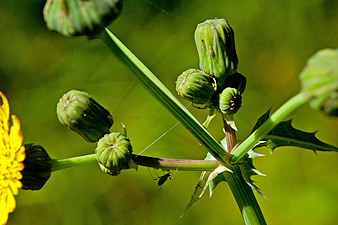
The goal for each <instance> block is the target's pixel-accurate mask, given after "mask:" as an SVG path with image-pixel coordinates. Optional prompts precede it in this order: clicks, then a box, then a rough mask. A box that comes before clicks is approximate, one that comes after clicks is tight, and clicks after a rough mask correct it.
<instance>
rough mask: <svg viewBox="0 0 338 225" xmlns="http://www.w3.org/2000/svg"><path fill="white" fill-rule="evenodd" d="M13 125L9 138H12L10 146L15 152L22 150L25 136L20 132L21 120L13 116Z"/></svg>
mask: <svg viewBox="0 0 338 225" xmlns="http://www.w3.org/2000/svg"><path fill="white" fill-rule="evenodd" d="M12 122H13V125H12V126H11V130H10V134H9V138H10V140H9V141H10V143H9V144H10V146H11V149H12V150H13V151H15V152H16V151H17V150H19V149H20V147H21V145H22V141H23V136H22V134H21V131H20V121H19V119H18V118H17V117H16V116H14V115H12Z"/></svg>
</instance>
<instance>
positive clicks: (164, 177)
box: [148, 168, 173, 190]
mask: <svg viewBox="0 0 338 225" xmlns="http://www.w3.org/2000/svg"><path fill="white" fill-rule="evenodd" d="M148 169H149V168H148ZM154 171H155V170H154ZM149 173H150V170H149ZM155 173H156V171H155ZM156 175H157V178H154V177H153V175H151V173H150V176H151V177H152V178H153V179H154V180H158V182H157V185H158V186H159V190H161V188H162V185H163V184H164V183H165V182H166V181H167V180H168V179H169V180H171V179H172V178H173V175H172V173H171V172H170V171H168V173H166V174H164V175H162V176H158V174H157V173H156Z"/></svg>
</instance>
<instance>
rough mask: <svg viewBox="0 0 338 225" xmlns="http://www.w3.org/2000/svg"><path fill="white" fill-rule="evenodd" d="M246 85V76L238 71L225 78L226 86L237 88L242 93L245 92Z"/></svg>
mask: <svg viewBox="0 0 338 225" xmlns="http://www.w3.org/2000/svg"><path fill="white" fill-rule="evenodd" d="M245 86H246V78H245V76H243V75H242V74H240V73H238V72H236V73H234V74H232V75H230V76H227V77H226V78H225V80H224V87H225V88H227V87H232V88H236V89H237V90H238V91H239V92H240V93H241V94H243V92H244V89H245Z"/></svg>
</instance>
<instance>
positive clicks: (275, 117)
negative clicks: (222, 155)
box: [230, 92, 307, 163]
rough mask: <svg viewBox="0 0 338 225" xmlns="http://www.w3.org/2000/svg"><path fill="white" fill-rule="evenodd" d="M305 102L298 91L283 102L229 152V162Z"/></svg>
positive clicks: (237, 157)
mask: <svg viewBox="0 0 338 225" xmlns="http://www.w3.org/2000/svg"><path fill="white" fill-rule="evenodd" d="M306 102H307V98H306V96H305V94H304V93H302V92H301V93H299V94H297V95H295V96H294V97H292V98H291V99H290V100H289V101H287V102H286V103H284V105H282V106H281V107H280V108H279V109H278V110H277V111H276V112H275V113H273V114H272V115H271V116H270V118H269V119H268V120H266V121H265V122H264V123H263V124H262V126H260V127H259V128H258V129H257V130H255V131H254V132H253V133H252V134H251V135H250V136H249V137H248V138H247V139H245V140H244V141H243V142H242V143H241V144H240V145H239V146H238V147H237V148H236V149H234V151H232V152H231V155H230V159H231V163H236V162H238V161H239V160H240V159H241V158H242V157H243V156H244V155H245V154H246V153H247V152H248V151H249V150H250V149H252V148H253V147H254V146H255V145H256V144H257V143H258V142H259V141H260V140H262V139H263V138H264V137H265V136H266V135H267V134H268V133H269V132H270V131H271V130H272V129H273V128H274V127H275V126H277V125H278V124H279V123H280V122H281V121H282V120H284V119H285V118H286V117H287V116H288V115H289V114H290V113H291V112H293V111H294V110H295V109H297V108H298V107H299V106H301V105H303V104H304V103H306Z"/></svg>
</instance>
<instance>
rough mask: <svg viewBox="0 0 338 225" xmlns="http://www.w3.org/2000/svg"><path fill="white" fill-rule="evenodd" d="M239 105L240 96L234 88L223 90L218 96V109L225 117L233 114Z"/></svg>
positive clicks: (240, 101)
mask: <svg viewBox="0 0 338 225" xmlns="http://www.w3.org/2000/svg"><path fill="white" fill-rule="evenodd" d="M241 104H242V96H241V93H240V92H239V91H238V90H237V89H236V88H231V87H228V88H225V89H224V90H223V91H222V93H221V94H220V95H219V109H220V110H221V112H222V113H223V114H225V115H232V114H235V113H236V112H237V111H238V110H239V108H240V107H241Z"/></svg>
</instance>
